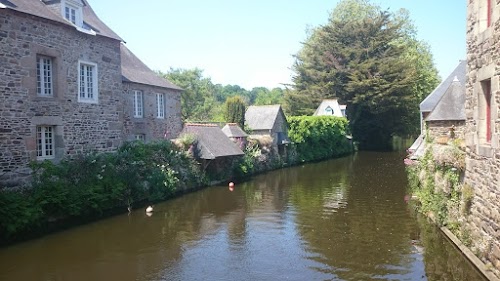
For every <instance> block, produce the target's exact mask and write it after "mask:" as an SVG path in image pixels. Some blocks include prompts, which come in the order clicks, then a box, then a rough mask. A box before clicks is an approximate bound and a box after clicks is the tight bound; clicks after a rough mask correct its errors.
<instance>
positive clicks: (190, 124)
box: [185, 123, 218, 127]
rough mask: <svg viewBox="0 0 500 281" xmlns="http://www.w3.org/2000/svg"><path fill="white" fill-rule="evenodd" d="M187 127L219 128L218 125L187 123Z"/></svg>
mask: <svg viewBox="0 0 500 281" xmlns="http://www.w3.org/2000/svg"><path fill="white" fill-rule="evenodd" d="M185 126H192V127H218V126H217V125H216V124H202V123H186V124H185Z"/></svg>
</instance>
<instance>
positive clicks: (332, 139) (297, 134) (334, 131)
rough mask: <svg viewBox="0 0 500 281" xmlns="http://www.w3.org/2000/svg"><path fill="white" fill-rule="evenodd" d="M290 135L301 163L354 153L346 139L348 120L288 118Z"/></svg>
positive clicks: (330, 117)
mask: <svg viewBox="0 0 500 281" xmlns="http://www.w3.org/2000/svg"><path fill="white" fill-rule="evenodd" d="M288 123H289V125H290V130H289V132H288V135H289V137H290V140H291V141H292V142H293V143H295V146H296V150H297V156H298V160H299V161H303V162H305V161H316V160H322V159H327V158H332V157H337V156H341V155H345V154H348V153H350V152H352V145H351V144H350V142H349V140H348V139H347V138H346V135H347V125H348V122H347V119H345V118H343V117H334V116H294V117H289V118H288Z"/></svg>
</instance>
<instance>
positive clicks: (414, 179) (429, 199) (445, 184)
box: [405, 144, 473, 242]
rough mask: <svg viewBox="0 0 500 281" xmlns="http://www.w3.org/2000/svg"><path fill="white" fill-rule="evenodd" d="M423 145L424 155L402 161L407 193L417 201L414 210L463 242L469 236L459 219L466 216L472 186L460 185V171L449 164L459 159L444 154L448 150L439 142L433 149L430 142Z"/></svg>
mask: <svg viewBox="0 0 500 281" xmlns="http://www.w3.org/2000/svg"><path fill="white" fill-rule="evenodd" d="M427 146H428V147H427V149H426V152H425V154H424V156H423V157H422V158H421V159H419V160H418V161H411V160H408V159H406V160H405V164H407V166H406V171H407V173H408V180H409V185H410V188H411V192H412V193H413V194H415V195H416V196H417V198H418V201H419V203H420V204H419V206H418V209H419V211H420V212H422V213H424V214H426V215H429V216H430V217H432V218H434V220H435V222H436V223H437V224H438V225H446V226H448V227H449V228H450V230H452V231H453V232H454V233H455V234H456V235H457V237H459V238H461V240H462V241H463V242H467V241H466V240H467V239H469V238H470V237H469V236H468V232H467V229H465V227H464V226H461V225H460V224H459V221H461V218H460V215H466V214H467V210H468V209H469V208H470V202H471V200H472V196H473V195H472V192H471V190H472V189H471V188H470V187H469V186H468V185H463V183H462V180H461V173H462V171H461V170H460V169H459V168H457V167H454V166H452V165H450V163H455V162H460V161H454V160H452V159H450V158H449V157H448V156H449V149H447V148H445V149H442V146H441V145H440V146H438V147H437V148H434V147H433V146H432V145H431V144H427ZM438 148H439V149H438ZM443 155H445V156H443ZM457 157H461V155H458V156H457ZM441 159H447V161H442V160H441ZM457 224H458V225H457Z"/></svg>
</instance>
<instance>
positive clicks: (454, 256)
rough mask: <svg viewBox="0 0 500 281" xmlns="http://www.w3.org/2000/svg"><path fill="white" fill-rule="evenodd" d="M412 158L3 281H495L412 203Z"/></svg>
mask: <svg viewBox="0 0 500 281" xmlns="http://www.w3.org/2000/svg"><path fill="white" fill-rule="evenodd" d="M402 158H403V155H401V154H399V153H375V152H373V153H370V152H361V153H357V154H356V155H353V156H350V157H346V158H342V159H335V160H330V161H325V162H321V163H314V164H307V165H303V166H298V167H293V168H288V169H282V170H278V171H274V172H270V173H266V174H263V175H260V176H257V177H255V178H253V179H252V180H251V181H248V182H244V183H237V184H236V189H235V190H234V191H233V192H230V191H229V190H228V188H227V186H215V187H211V188H207V189H204V190H201V191H197V192H194V193H191V194H187V195H185V196H182V197H180V198H177V199H174V200H170V201H168V202H165V203H162V204H158V205H156V206H155V211H154V214H153V215H152V216H151V217H148V216H146V214H145V212H144V211H143V210H136V211H134V212H132V213H131V214H130V215H127V214H123V215H119V216H116V217H112V218H109V219H105V220H101V221H98V222H95V223H92V224H88V225H84V226H81V227H76V228H73V229H71V230H68V231H63V232H59V233H55V234H52V235H48V236H45V237H43V238H41V239H37V240H32V241H29V242H26V243H21V244H17V245H14V246H11V247H8V248H3V249H0V280H44V281H49V280H50V281H52V280H72V281H73V280H231V281H233V280H301V281H302V280H464V281H465V280H467V281H474V280H483V279H482V277H481V276H480V275H479V274H478V273H477V272H476V270H475V269H474V268H473V267H472V266H471V265H470V264H469V263H468V262H467V260H466V259H465V258H464V257H463V256H462V255H461V254H460V253H459V252H458V251H457V250H456V249H455V248H454V247H453V245H452V244H451V243H450V242H448V241H447V240H446V239H445V238H444V237H443V236H442V235H441V233H440V232H439V231H438V230H437V229H436V228H434V227H433V226H431V225H429V224H428V223H427V222H426V221H425V220H424V219H421V218H418V217H417V216H416V215H415V214H414V212H413V211H412V208H411V207H410V206H408V205H407V203H406V202H405V201H404V196H405V194H406V187H407V182H406V175H405V172H404V167H403V161H402Z"/></svg>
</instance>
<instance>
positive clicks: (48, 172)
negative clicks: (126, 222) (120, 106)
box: [0, 141, 204, 244]
mask: <svg viewBox="0 0 500 281" xmlns="http://www.w3.org/2000/svg"><path fill="white" fill-rule="evenodd" d="M31 168H32V170H33V175H32V182H31V186H28V187H24V188H21V189H18V190H0V244H4V243H7V242H9V241H11V240H19V239H23V238H28V237H32V236H36V235H37V234H38V235H39V234H41V233H44V232H46V231H48V230H49V228H50V227H52V226H53V225H54V222H58V223H59V224H60V223H61V222H64V221H71V220H76V219H77V218H79V219H91V218H96V217H99V216H101V215H104V214H106V213H108V212H113V210H118V209H119V210H127V208H134V207H135V206H141V204H144V203H147V202H155V201H160V200H164V199H166V198H169V197H171V196H172V195H173V194H174V193H175V192H176V191H178V190H183V189H187V188H190V187H193V186H199V185H201V184H203V181H204V176H203V174H202V173H201V172H200V170H199V169H198V167H197V164H196V162H195V161H194V160H193V159H192V158H191V157H189V155H188V154H187V153H185V152H183V151H181V150H179V149H178V148H177V147H176V146H175V145H173V144H172V143H171V142H169V141H161V142H155V143H151V144H144V143H142V142H131V143H126V144H124V145H123V146H122V147H121V148H119V149H118V151H116V152H115V153H101V154H95V153H89V154H81V155H78V156H76V157H73V158H71V159H65V160H63V161H61V162H60V163H58V164H54V163H52V162H50V161H43V162H33V163H32V164H31ZM2 242H3V243H2Z"/></svg>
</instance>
